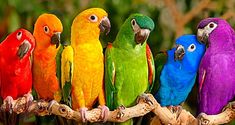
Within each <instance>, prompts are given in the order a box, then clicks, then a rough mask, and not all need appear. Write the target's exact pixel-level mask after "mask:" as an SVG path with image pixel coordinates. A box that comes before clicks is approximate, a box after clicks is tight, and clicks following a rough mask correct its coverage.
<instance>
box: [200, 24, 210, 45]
mask: <svg viewBox="0 0 235 125" xmlns="http://www.w3.org/2000/svg"><path fill="white" fill-rule="evenodd" d="M208 37H209V34H208V33H207V32H206V30H205V29H204V28H203V29H198V30H197V39H198V41H199V42H201V43H203V44H205V45H206V46H207V47H208V46H209V41H208Z"/></svg>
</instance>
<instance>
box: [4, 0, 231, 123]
mask: <svg viewBox="0 0 235 125" xmlns="http://www.w3.org/2000/svg"><path fill="white" fill-rule="evenodd" d="M90 7H101V8H104V9H105V10H106V11H107V12H108V14H109V18H110V21H111V25H112V28H111V32H110V34H109V35H108V36H105V35H102V36H101V41H102V45H103V47H104V48H105V47H106V45H107V43H108V42H112V41H114V39H115V37H116V34H117V32H118V30H119V28H120V26H121V25H122V23H123V22H124V20H125V19H126V18H127V17H128V16H129V15H130V14H132V13H142V14H145V15H148V16H149V17H151V18H152V19H153V20H154V22H155V29H154V31H153V32H152V33H151V34H150V37H149V39H148V44H149V45H150V48H151V50H152V52H153V54H154V55H155V54H156V53H157V52H159V51H161V50H167V49H170V48H171V47H172V46H173V45H174V40H175V39H176V38H177V37H179V36H180V35H183V34H195V33H196V26H197V24H198V23H199V21H200V20H201V19H203V18H206V17H221V18H224V19H226V20H227V21H228V22H229V23H230V24H231V25H232V27H234V26H235V0H226V1H225V0H0V41H2V40H3V39H5V37H6V36H7V35H8V34H9V33H10V32H13V31H14V30H16V29H18V28H25V29H28V30H29V31H31V32H32V31H33V26H34V23H35V21H36V19H37V17H38V16H39V15H40V14H42V13H53V14H56V15H57V16H58V17H59V18H60V19H61V21H62V23H63V27H64V31H63V33H62V41H70V27H71V23H72V21H73V19H74V17H75V16H76V15H77V14H78V13H80V12H81V11H82V10H84V9H87V8H90ZM196 87H197V85H195V87H194V90H193V91H192V92H191V94H190V96H189V98H188V100H187V102H186V103H185V104H184V107H185V108H187V109H188V110H189V111H191V113H192V114H194V115H195V114H196V107H197V106H196V99H197V96H196V95H197V94H196V92H197V90H196ZM231 124H232V123H231ZM234 124H235V123H234Z"/></svg>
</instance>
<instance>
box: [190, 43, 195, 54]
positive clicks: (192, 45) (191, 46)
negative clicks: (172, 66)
mask: <svg viewBox="0 0 235 125" xmlns="http://www.w3.org/2000/svg"><path fill="white" fill-rule="evenodd" d="M195 49H196V46H195V45H194V44H191V45H190V46H189V47H188V51H189V52H193V51H194V50H195Z"/></svg>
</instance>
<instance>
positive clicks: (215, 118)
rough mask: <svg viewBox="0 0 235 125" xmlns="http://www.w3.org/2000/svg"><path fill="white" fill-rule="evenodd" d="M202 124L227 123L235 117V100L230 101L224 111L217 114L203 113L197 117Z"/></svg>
mask: <svg viewBox="0 0 235 125" xmlns="http://www.w3.org/2000/svg"><path fill="white" fill-rule="evenodd" d="M197 119H198V123H199V124H200V125H214V124H225V123H228V122H230V121H231V120H233V119H235V102H230V103H229V104H228V105H227V106H225V107H224V109H223V111H222V112H221V113H220V114H217V115H207V114H205V113H201V114H199V115H198V117H197Z"/></svg>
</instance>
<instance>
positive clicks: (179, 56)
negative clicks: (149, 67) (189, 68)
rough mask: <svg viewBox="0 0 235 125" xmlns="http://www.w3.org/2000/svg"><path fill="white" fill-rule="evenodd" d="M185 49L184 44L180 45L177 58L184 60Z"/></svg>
mask: <svg viewBox="0 0 235 125" xmlns="http://www.w3.org/2000/svg"><path fill="white" fill-rule="evenodd" d="M184 54H185V51H184V47H183V46H182V45H178V46H177V48H176V50H175V60H182V59H183V57H184Z"/></svg>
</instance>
